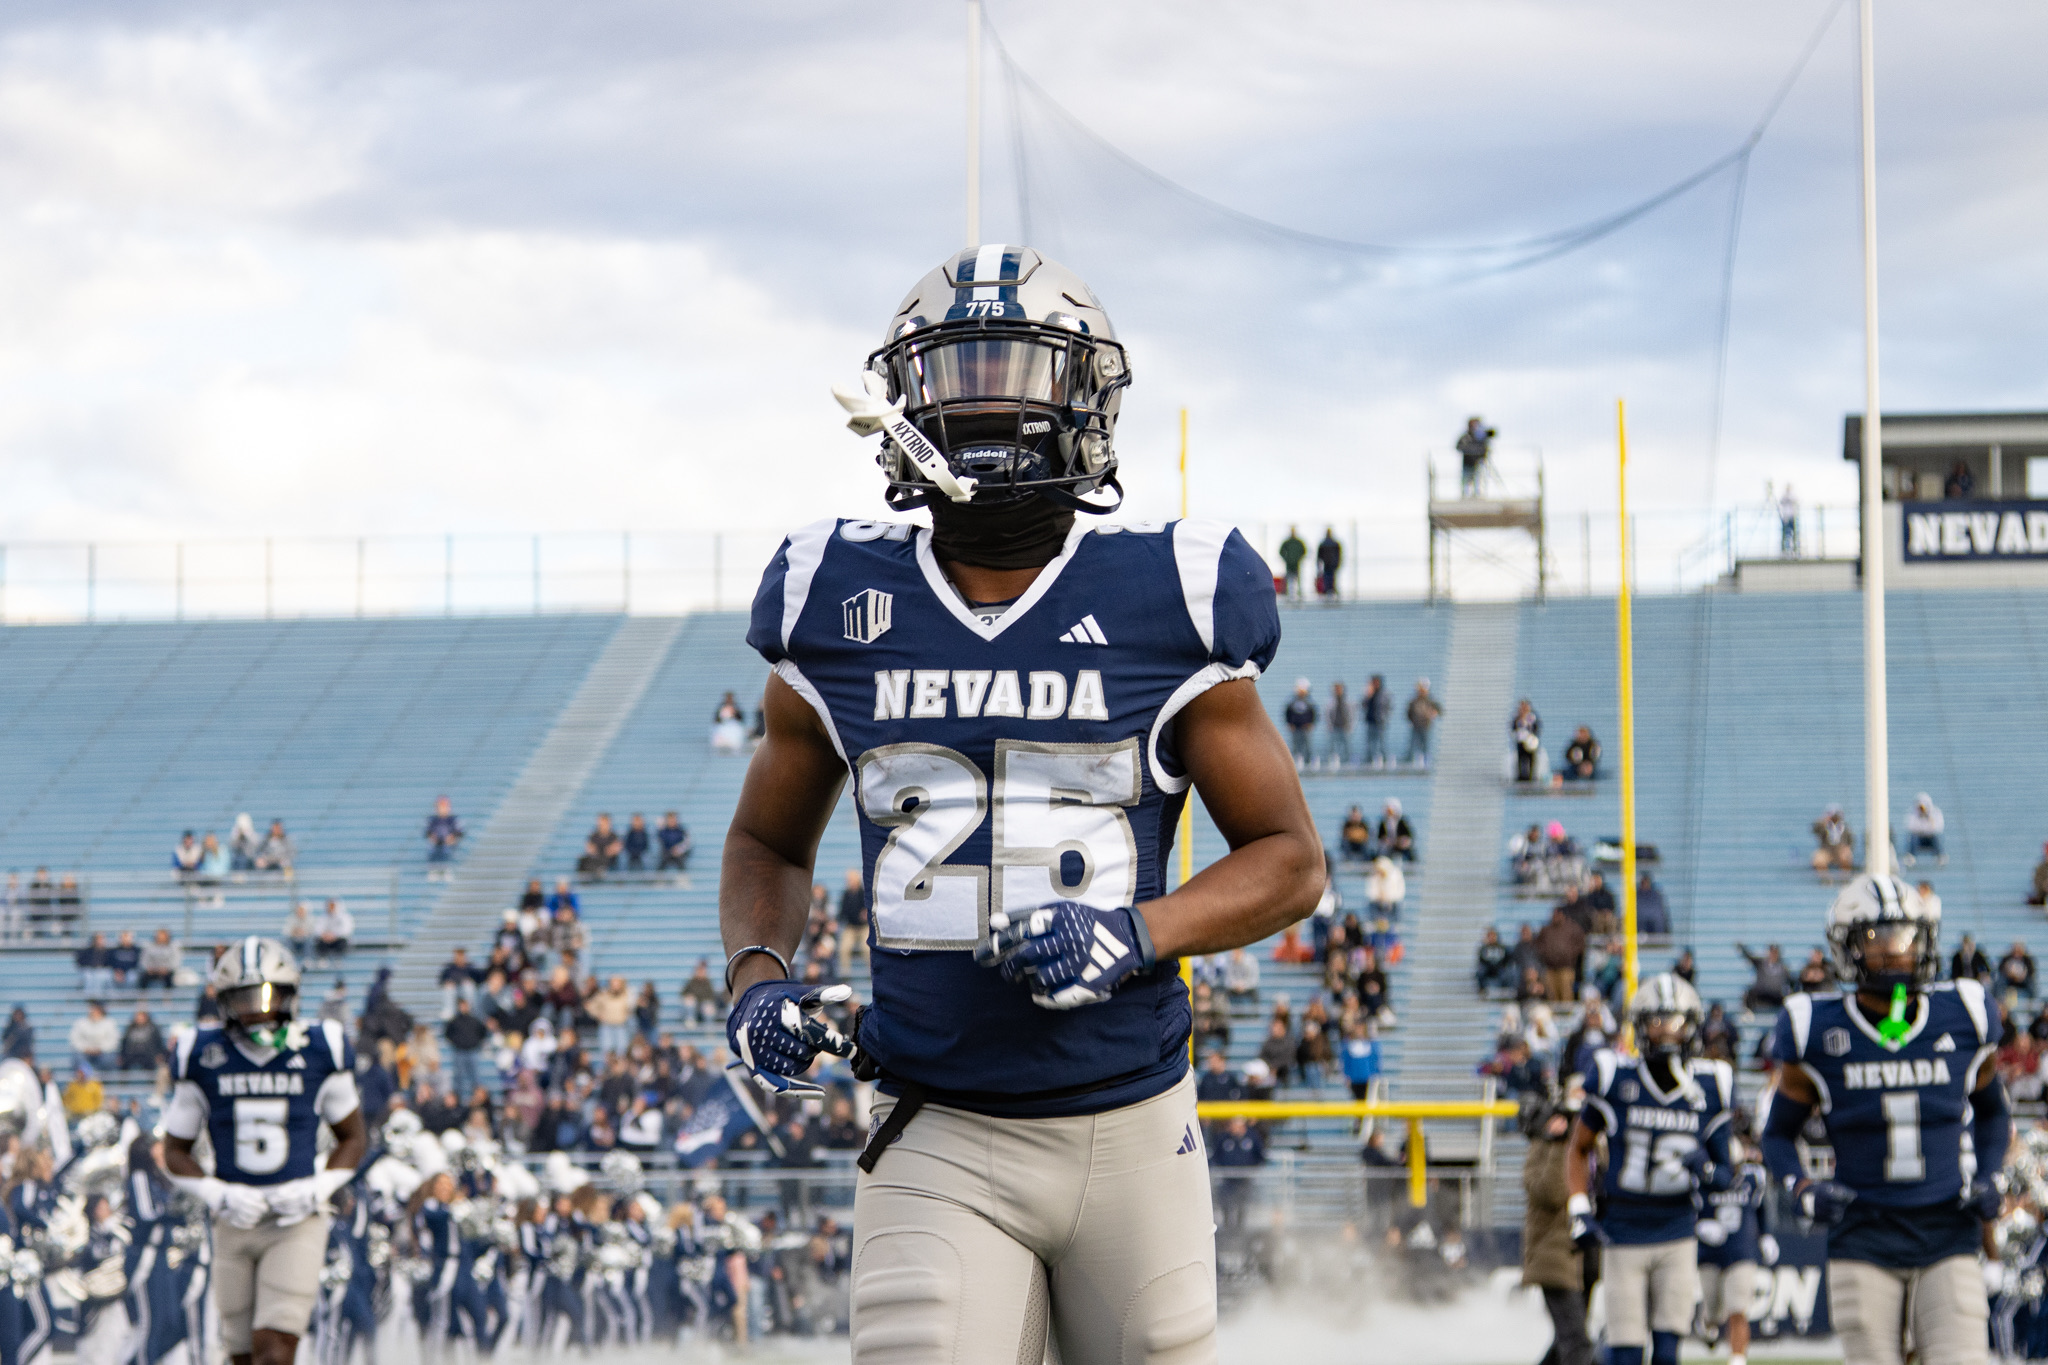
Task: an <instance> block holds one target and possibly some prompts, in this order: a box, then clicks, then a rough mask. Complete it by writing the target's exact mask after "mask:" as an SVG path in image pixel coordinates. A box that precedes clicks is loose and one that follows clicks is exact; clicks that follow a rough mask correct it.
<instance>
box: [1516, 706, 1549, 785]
mask: <svg viewBox="0 0 2048 1365" xmlns="http://www.w3.org/2000/svg"><path fill="white" fill-rule="evenodd" d="M1508 738H1509V739H1510V740H1511V741H1512V743H1513V747H1514V751H1515V781H1517V782H1534V781H1535V780H1536V760H1537V757H1538V756H1539V755H1540V754H1541V753H1542V752H1543V718H1542V717H1540V716H1538V715H1537V714H1536V708H1535V707H1533V706H1531V705H1530V704H1529V699H1528V698H1527V697H1524V698H1522V699H1521V700H1520V701H1518V702H1516V703H1515V714H1514V715H1513V717H1511V718H1510V719H1509V721H1508Z"/></svg>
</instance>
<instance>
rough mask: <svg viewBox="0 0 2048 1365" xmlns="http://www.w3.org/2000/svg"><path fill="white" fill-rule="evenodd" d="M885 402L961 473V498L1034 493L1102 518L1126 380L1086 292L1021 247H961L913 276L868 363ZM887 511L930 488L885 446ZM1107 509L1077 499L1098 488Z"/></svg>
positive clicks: (930, 492)
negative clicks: (965, 483) (967, 484)
mask: <svg viewBox="0 0 2048 1365" xmlns="http://www.w3.org/2000/svg"><path fill="white" fill-rule="evenodd" d="M868 368H869V370H870V371H872V372H873V373H874V374H876V375H878V376H880V377H881V379H882V380H883V381H884V382H885V384H886V386H887V397H888V398H889V399H890V400H892V401H893V400H898V399H900V400H902V401H903V404H904V408H903V415H904V417H905V418H906V419H907V420H908V421H909V422H910V423H911V424H912V425H913V426H915V427H916V428H917V429H918V430H919V431H921V432H923V433H924V435H925V436H926V437H927V438H929V440H930V441H931V443H932V444H933V445H934V446H936V447H937V448H938V451H939V452H940V454H941V455H942V456H943V457H944V459H945V461H946V464H947V466H948V467H949V468H950V469H951V471H952V473H953V474H954V475H955V476H956V477H959V478H961V479H963V480H965V479H972V480H973V481H974V483H973V484H972V485H971V486H972V487H973V490H974V492H973V501H974V502H975V503H977V504H981V505H990V504H997V503H1006V502H1016V501H1020V500H1022V499H1024V498H1028V497H1031V496H1032V495H1034V494H1035V495H1037V496H1039V497H1043V498H1046V499H1048V500H1050V501H1052V502H1054V503H1057V504H1059V505H1060V506H1062V507H1068V508H1071V509H1073V510H1076V511H1085V512H1107V511H1113V510H1115V507H1116V505H1117V503H1118V502H1121V500H1122V489H1121V487H1119V485H1118V484H1117V481H1116V448H1115V445H1114V438H1115V432H1116V416H1117V408H1118V405H1119V404H1120V403H1121V402H1122V397H1123V390H1124V386H1125V385H1127V384H1129V383H1130V382H1131V372H1130V367H1129V364H1128V363H1127V361H1126V359H1125V356H1124V348H1123V347H1122V346H1120V345H1119V344H1117V340H1116V334H1115V332H1114V331H1113V330H1112V329H1111V327H1110V324H1109V315H1108V314H1107V313H1105V312H1104V311H1103V310H1102V305H1101V303H1100V302H1098V301H1097V300H1096V297H1095V295H1094V293H1093V292H1092V291H1091V290H1090V289H1089V288H1088V286H1087V284H1085V283H1084V282H1083V281H1082V279H1081V277H1080V276H1079V275H1076V274H1075V273H1074V272H1073V271H1071V270H1069V269H1067V268H1066V267H1065V266H1063V265H1061V264H1060V263H1059V262H1057V261H1054V260H1049V259H1047V258H1046V257H1045V256H1043V255H1042V254H1040V253H1039V252H1038V251H1036V250H1035V249H1033V248H1031V247H1028V246H1006V245H1002V244H992V245H984V246H978V247H970V248H968V249H967V250H965V251H962V252H960V253H959V254H958V255H957V256H954V257H953V258H952V259H950V260H948V261H947V262H945V263H944V264H943V265H940V266H938V267H937V268H935V269H933V270H932V271H931V272H930V273H929V274H927V275H926V276H925V277H924V278H923V279H921V280H919V281H918V282H917V285H916V287H914V288H913V289H912V290H911V291H910V293H909V294H908V295H907V296H906V297H905V298H904V300H903V302H902V304H900V305H899V306H898V307H897V309H896V314H895V316H894V317H893V318H891V319H890V321H889V328H888V332H887V334H886V335H885V336H884V338H883V343H882V346H881V348H880V349H879V350H877V351H875V352H874V354H872V355H870V356H869V357H868ZM877 458H878V460H879V462H880V464H881V465H882V468H883V469H884V470H885V471H886V472H887V473H888V475H889V491H888V495H887V496H888V500H889V505H890V506H891V507H893V508H896V509H897V510H899V511H900V510H903V509H906V508H910V507H918V506H922V505H924V504H926V503H928V502H930V501H931V500H932V499H933V497H934V496H935V495H936V494H937V493H938V489H937V487H936V485H935V484H934V483H933V482H932V481H931V480H930V479H929V478H927V477H926V476H925V475H924V473H923V472H922V471H920V470H919V469H918V467H917V464H916V463H915V462H914V461H913V460H912V459H911V458H910V457H909V456H908V454H907V453H906V452H905V451H904V450H903V449H902V447H901V446H900V444H899V443H898V442H897V441H896V440H894V439H891V438H886V437H885V439H884V441H883V445H882V452H881V454H880V456H878V457H877ZM1105 487H1106V488H1109V489H1111V490H1112V491H1114V492H1115V493H1116V494H1117V500H1116V502H1111V503H1109V504H1103V503H1094V502H1087V501H1084V500H1083V495H1084V494H1088V493H1092V492H1094V491H1096V490H1097V489H1100V488H1105Z"/></svg>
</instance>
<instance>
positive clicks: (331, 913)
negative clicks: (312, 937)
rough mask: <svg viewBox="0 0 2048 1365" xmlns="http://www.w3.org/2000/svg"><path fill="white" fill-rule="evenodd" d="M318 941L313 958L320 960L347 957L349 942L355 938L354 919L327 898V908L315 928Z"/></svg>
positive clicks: (344, 909)
mask: <svg viewBox="0 0 2048 1365" xmlns="http://www.w3.org/2000/svg"><path fill="white" fill-rule="evenodd" d="M315 933H316V936H317V938H318V940H319V942H318V946H317V948H316V949H315V951H314V956H315V957H317V958H321V959H328V958H337V957H347V956H348V945H349V940H351V939H353V938H354V937H355V936H356V917H355V916H354V915H351V914H350V913H349V912H348V907H347V906H346V905H344V904H342V903H341V902H340V901H338V900H336V899H334V897H332V896H329V897H328V898H327V908H326V909H325V910H323V911H321V912H320V922H319V923H318V924H317V925H316V926H315Z"/></svg>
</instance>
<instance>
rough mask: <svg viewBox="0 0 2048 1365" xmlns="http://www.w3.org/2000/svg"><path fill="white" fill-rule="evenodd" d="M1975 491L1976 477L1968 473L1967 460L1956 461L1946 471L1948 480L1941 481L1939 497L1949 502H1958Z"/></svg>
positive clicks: (1968, 465)
mask: <svg viewBox="0 0 2048 1365" xmlns="http://www.w3.org/2000/svg"><path fill="white" fill-rule="evenodd" d="M1976 491H1977V476H1976V475H1975V474H1972V473H1971V472H1970V464H1969V461H1967V460H1957V461H1956V462H1955V465H1954V467H1953V468H1951V469H1950V470H1949V471H1948V478H1946V479H1945V480H1943V481H1942V485H1941V495H1942V496H1943V497H1944V498H1947V499H1948V500H1949V501H1950V502H1958V501H1960V500H1962V499H1964V498H1967V497H1969V496H1970V495H1971V494H1972V493H1974V492H1976Z"/></svg>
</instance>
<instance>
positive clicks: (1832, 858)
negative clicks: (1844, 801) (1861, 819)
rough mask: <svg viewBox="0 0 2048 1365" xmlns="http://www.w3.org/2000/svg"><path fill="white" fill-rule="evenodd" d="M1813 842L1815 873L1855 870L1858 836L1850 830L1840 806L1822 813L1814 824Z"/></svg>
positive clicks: (1831, 807)
mask: <svg viewBox="0 0 2048 1365" xmlns="http://www.w3.org/2000/svg"><path fill="white" fill-rule="evenodd" d="M1813 840H1814V845H1815V847H1814V850H1813V870H1814V871H1815V872H1830V871H1834V870H1836V869H1840V870H1841V871H1843V872H1853V871H1854V870H1855V868H1856V835H1855V833H1854V832H1853V831H1851V830H1850V828H1849V821H1848V819H1847V818H1846V817H1845V816H1844V815H1843V814H1842V808H1841V807H1840V806H1832V805H1831V806H1829V807H1828V808H1827V809H1826V810H1824V811H1822V812H1821V813H1820V819H1818V820H1816V821H1814V822H1813Z"/></svg>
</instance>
